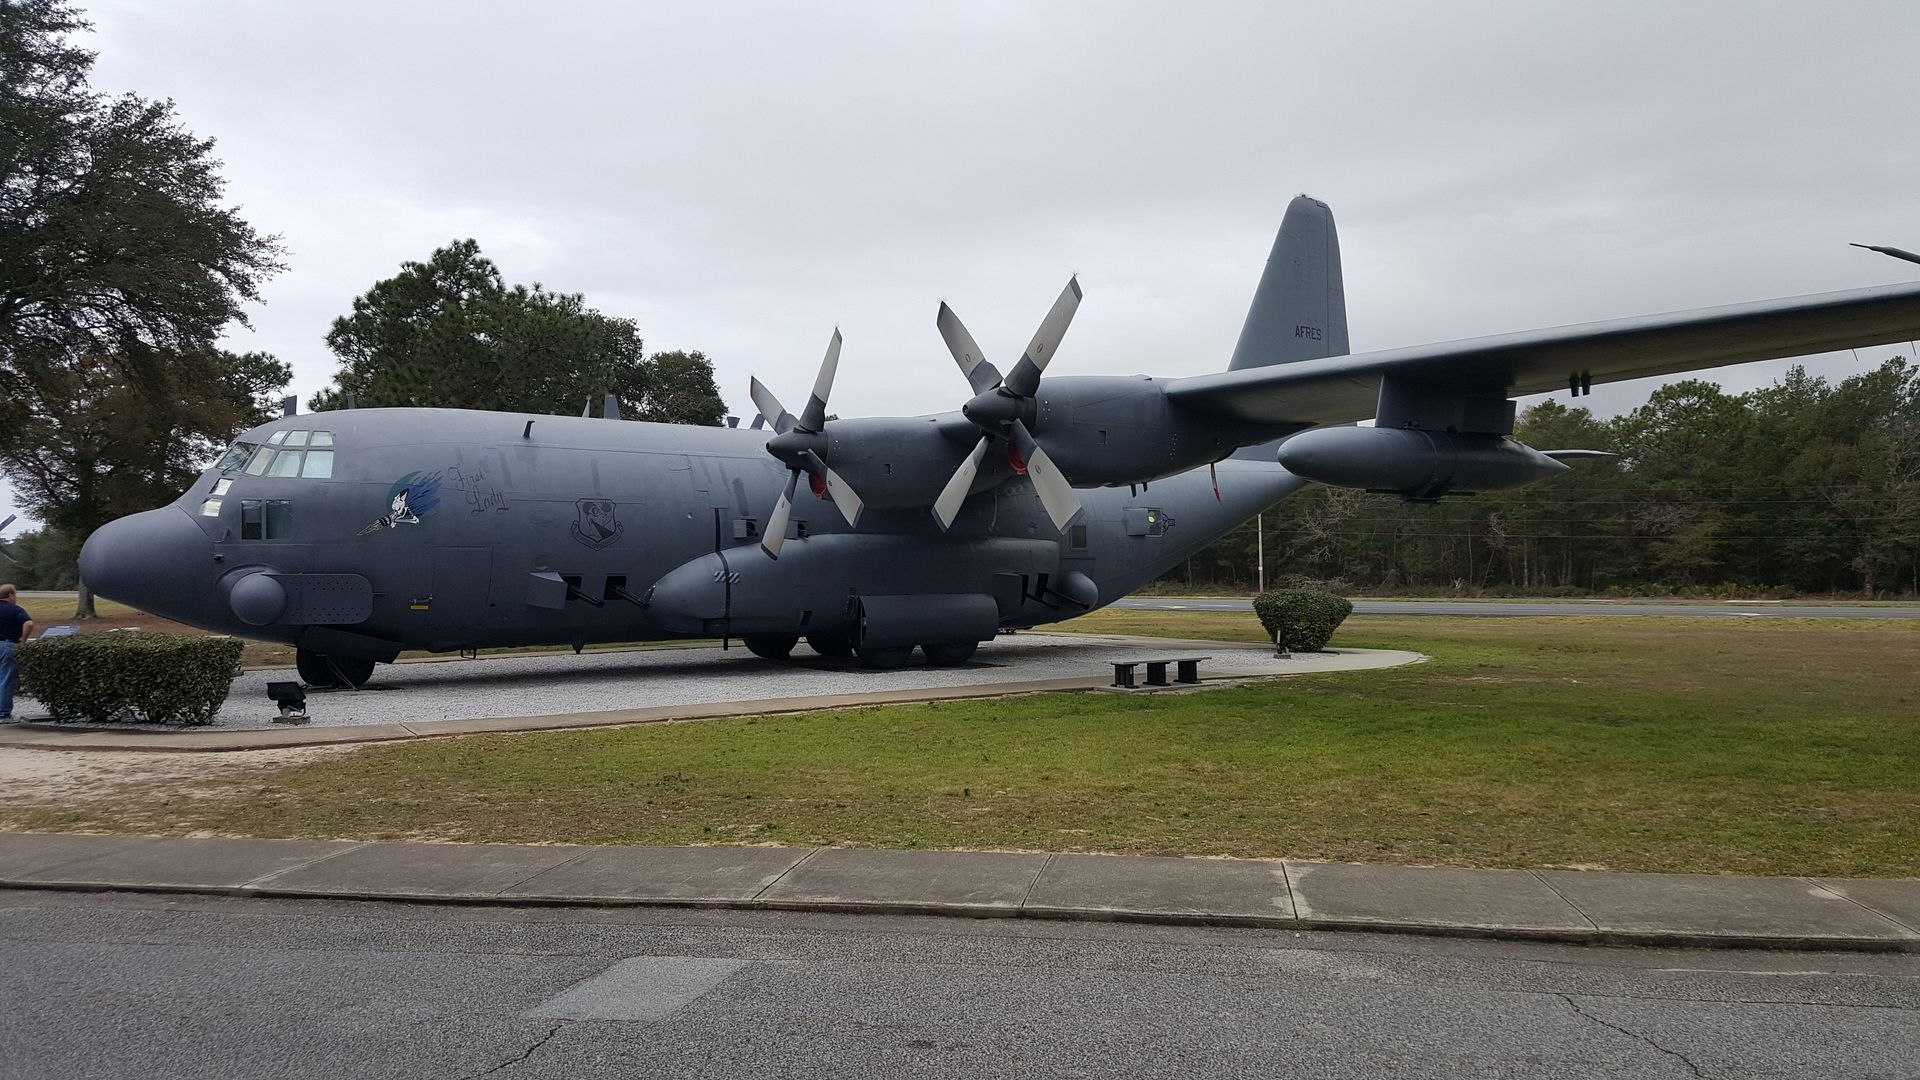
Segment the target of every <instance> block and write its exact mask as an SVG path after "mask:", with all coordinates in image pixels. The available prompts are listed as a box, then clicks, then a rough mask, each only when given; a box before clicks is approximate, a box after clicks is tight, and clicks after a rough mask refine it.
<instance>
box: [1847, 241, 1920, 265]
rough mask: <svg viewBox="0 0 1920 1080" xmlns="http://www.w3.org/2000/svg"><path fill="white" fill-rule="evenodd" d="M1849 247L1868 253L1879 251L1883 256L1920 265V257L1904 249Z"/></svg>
mask: <svg viewBox="0 0 1920 1080" xmlns="http://www.w3.org/2000/svg"><path fill="white" fill-rule="evenodd" d="M1847 246H1848V247H1857V248H1866V249H1867V250H1868V251H1877V252H1879V253H1880V254H1882V255H1891V256H1893V257H1894V258H1896V259H1905V260H1907V261H1908V262H1910V263H1920V255H1915V254H1914V253H1913V252H1911V251H1907V250H1905V249H1904V248H1897V247H1881V246H1880V245H1878V244H1849V245H1847Z"/></svg>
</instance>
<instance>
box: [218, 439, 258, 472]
mask: <svg viewBox="0 0 1920 1080" xmlns="http://www.w3.org/2000/svg"><path fill="white" fill-rule="evenodd" d="M258 449H260V444H259V443H250V442H237V443H234V444H233V448H232V449H231V450H228V451H227V452H226V454H225V455H224V456H222V457H221V458H220V461H219V463H218V464H216V465H214V467H213V468H214V471H215V472H218V473H237V472H239V471H240V470H241V469H244V468H246V467H247V459H248V458H250V457H252V456H253V452H254V451H255V450H258Z"/></svg>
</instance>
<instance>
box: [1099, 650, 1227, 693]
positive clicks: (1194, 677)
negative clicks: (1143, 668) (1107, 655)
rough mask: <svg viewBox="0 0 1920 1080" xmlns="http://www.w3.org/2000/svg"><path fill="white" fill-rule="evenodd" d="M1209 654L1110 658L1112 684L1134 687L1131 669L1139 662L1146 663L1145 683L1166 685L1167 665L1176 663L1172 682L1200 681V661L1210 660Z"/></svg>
mask: <svg viewBox="0 0 1920 1080" xmlns="http://www.w3.org/2000/svg"><path fill="white" fill-rule="evenodd" d="M1211 659H1213V657H1211V656H1176V657H1169V658H1167V659H1165V660H1112V661H1109V663H1111V664H1112V665H1113V685H1115V686H1118V687H1121V688H1123V689H1127V690H1133V689H1136V688H1137V686H1138V684H1136V683H1135V682H1134V681H1133V669H1135V668H1137V667H1139V666H1140V665H1141V664H1145V665H1147V685H1148V686H1167V685H1170V684H1169V683H1168V682H1167V665H1168V664H1174V665H1177V666H1176V668H1175V671H1176V674H1175V676H1174V682H1180V683H1188V684H1197V683H1199V681H1200V661H1202V660H1211Z"/></svg>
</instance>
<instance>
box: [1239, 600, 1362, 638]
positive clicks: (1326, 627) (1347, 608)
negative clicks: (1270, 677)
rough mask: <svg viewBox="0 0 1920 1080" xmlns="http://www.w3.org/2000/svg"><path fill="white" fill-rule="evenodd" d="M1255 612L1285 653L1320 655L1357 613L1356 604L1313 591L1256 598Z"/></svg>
mask: <svg viewBox="0 0 1920 1080" xmlns="http://www.w3.org/2000/svg"><path fill="white" fill-rule="evenodd" d="M1253 613H1254V614H1255V615H1258V616H1260V625H1261V626H1264V627H1266V628H1267V637H1269V638H1271V639H1273V642H1274V644H1276V645H1278V646H1279V647H1280V648H1281V649H1283V650H1284V651H1286V652H1319V651H1321V650H1322V649H1325V648H1326V647H1327V642H1329V641H1331V640H1333V632H1334V631H1335V630H1338V629H1340V624H1341V623H1342V622H1345V621H1346V618H1347V616H1349V615H1351V614H1353V601H1351V600H1348V599H1347V598H1346V597H1344V596H1335V595H1333V594H1332V593H1325V592H1317V591H1315V590H1312V589H1291V590H1288V591H1286V592H1266V593H1261V594H1260V595H1259V596H1256V597H1254V598H1253Z"/></svg>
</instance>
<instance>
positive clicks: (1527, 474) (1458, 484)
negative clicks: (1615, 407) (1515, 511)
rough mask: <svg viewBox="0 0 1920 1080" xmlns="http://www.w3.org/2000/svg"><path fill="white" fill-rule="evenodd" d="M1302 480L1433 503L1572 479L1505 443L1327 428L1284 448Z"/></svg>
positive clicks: (1557, 466)
mask: <svg viewBox="0 0 1920 1080" xmlns="http://www.w3.org/2000/svg"><path fill="white" fill-rule="evenodd" d="M1279 457H1280V464H1281V465H1283V466H1285V467H1286V469H1287V471H1288V472H1290V473H1293V474H1294V475H1295V476H1300V477H1304V478H1306V479H1308V480H1315V481H1318V482H1320V483H1322V484H1330V485H1332V486H1334V487H1352V488H1365V489H1366V490H1368V491H1382V492H1392V493H1394V494H1397V495H1399V496H1400V497H1401V498H1403V499H1407V500H1408V501H1410V502H1431V501H1433V500H1434V499H1438V498H1439V497H1440V496H1442V495H1445V494H1448V493H1449V492H1461V491H1504V490H1506V489H1508V488H1517V487H1523V486H1525V485H1527V484H1531V483H1533V482H1535V481H1536V480H1545V479H1547V478H1548V477H1551V476H1555V475H1557V474H1559V473H1562V472H1565V471H1566V469H1567V466H1565V465H1563V464H1561V463H1560V462H1558V461H1555V460H1554V459H1553V458H1550V457H1548V456H1547V455H1545V454H1543V453H1541V452H1540V451H1538V450H1535V449H1534V448H1533V447H1531V446H1527V445H1526V444H1524V443H1518V442H1515V441H1513V440H1512V439H1509V438H1506V437H1504V436H1501V435H1456V434H1452V433H1450V432H1439V431H1422V430H1419V429H1417V428H1362V427H1352V428H1321V429H1318V430H1315V431H1303V432H1301V433H1300V434H1298V435H1295V436H1294V437H1293V438H1291V439H1288V440H1287V441H1286V442H1284V443H1281V444H1280V455H1279Z"/></svg>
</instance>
